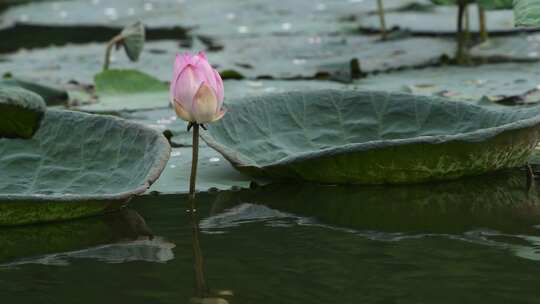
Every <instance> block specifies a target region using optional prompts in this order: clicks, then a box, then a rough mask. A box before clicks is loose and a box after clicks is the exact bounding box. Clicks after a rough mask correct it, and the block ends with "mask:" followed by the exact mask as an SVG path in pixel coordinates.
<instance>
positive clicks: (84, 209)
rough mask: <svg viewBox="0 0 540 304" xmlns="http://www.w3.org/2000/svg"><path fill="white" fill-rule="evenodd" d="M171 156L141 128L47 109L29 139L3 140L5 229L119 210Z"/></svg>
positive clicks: (0, 179) (0, 204)
mask: <svg viewBox="0 0 540 304" xmlns="http://www.w3.org/2000/svg"><path fill="white" fill-rule="evenodd" d="M169 152H170V147H169V144H168V143H167V141H166V139H165V138H164V137H163V136H162V135H161V134H160V133H159V132H156V131H154V130H152V129H149V128H147V127H145V126H142V125H140V124H136V123H133V122H128V121H126V120H122V119H119V118H115V117H109V116H100V115H91V114H85V113H79V112H71V111H58V110H48V111H47V112H46V113H45V117H44V118H43V121H42V124H41V127H40V128H39V130H38V131H37V133H36V134H35V135H34V136H33V137H32V139H28V140H22V139H0V155H1V156H0V171H1V172H2V175H1V176H0V225H18V224H28V223H35V222H45V221H52V220H63V219H70V218H77V217H81V216H88V215H91V214H97V213H100V212H103V211H104V210H111V209H117V208H119V207H121V206H122V205H124V204H125V203H126V202H127V201H128V200H129V199H130V198H131V197H132V196H134V195H136V194H141V193H143V192H145V191H146V189H147V188H148V187H149V186H150V184H152V183H153V182H154V181H155V180H156V179H157V178H158V177H159V175H160V173H161V171H162V170H163V168H164V167H165V164H166V162H167V160H168V157H169Z"/></svg>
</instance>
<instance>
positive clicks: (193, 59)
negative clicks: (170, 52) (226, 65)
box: [170, 52, 225, 124]
mask: <svg viewBox="0 0 540 304" xmlns="http://www.w3.org/2000/svg"><path fill="white" fill-rule="evenodd" d="M170 91H171V103H172V105H173V106H174V109H175V111H176V115H178V117H180V118H182V119H183V120H186V121H189V122H192V123H196V124H204V123H208V122H213V121H216V120H218V119H220V118H221V117H223V115H224V114H225V110H224V109H222V105H223V80H221V76H219V73H218V72H217V71H216V70H214V69H213V68H212V66H211V65H210V63H208V60H207V59H206V55H205V54H204V53H203V52H200V53H199V54H197V55H195V56H192V55H191V54H189V53H185V54H181V55H176V62H175V64H174V76H173V79H172V81H171V88H170Z"/></svg>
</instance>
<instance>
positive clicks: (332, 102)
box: [203, 90, 540, 184]
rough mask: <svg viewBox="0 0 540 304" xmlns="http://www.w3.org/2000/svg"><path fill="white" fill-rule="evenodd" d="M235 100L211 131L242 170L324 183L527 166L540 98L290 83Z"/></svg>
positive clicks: (209, 137)
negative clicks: (525, 103) (481, 98)
mask: <svg viewBox="0 0 540 304" xmlns="http://www.w3.org/2000/svg"><path fill="white" fill-rule="evenodd" d="M230 107H231V109H230V113H228V114H227V116H226V117H224V118H223V119H222V120H220V121H218V122H216V123H214V124H212V125H210V126H209V132H208V133H203V138H204V139H205V141H206V142H207V143H208V144H209V145H210V146H211V147H213V148H215V149H216V150H217V151H219V152H220V153H222V154H223V155H224V156H225V157H226V158H227V159H228V160H229V161H230V162H231V163H232V164H233V165H234V166H235V167H236V168H237V169H238V170H240V171H242V172H245V173H248V174H252V175H255V176H269V177H274V178H287V179H291V178H293V179H302V180H309V181H316V182H325V183H364V184H383V183H414V182H425V181H431V180H444V179H454V178H458V177H462V176H466V175H478V174H482V173H486V172H490V171H494V170H498V169H503V168H508V167H516V166H521V165H523V164H524V163H525V162H526V160H527V158H528V157H529V155H530V154H531V152H532V150H533V149H534V147H535V146H536V144H537V142H538V135H539V132H540V108H527V109H517V110H512V111H508V110H507V109H504V110H500V109H498V108H487V107H481V106H475V105H472V104H469V103H463V102H454V101H449V100H446V99H441V98H437V97H425V96H416V95H410V94H400V93H386V92H360V91H332V90H323V91H311V92H291V93H288V94H271V95H267V96H264V97H257V98H246V99H244V100H243V101H241V102H237V103H233V104H231V106H230ZM315 117H316V119H315Z"/></svg>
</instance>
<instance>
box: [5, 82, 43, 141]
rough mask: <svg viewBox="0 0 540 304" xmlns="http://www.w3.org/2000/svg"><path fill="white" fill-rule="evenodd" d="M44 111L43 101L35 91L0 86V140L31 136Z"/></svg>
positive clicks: (36, 128) (37, 126) (38, 124)
mask: <svg viewBox="0 0 540 304" xmlns="http://www.w3.org/2000/svg"><path fill="white" fill-rule="evenodd" d="M45 111H46V106H45V102H44V101H43V98H41V97H40V96H39V95H37V94H36V93H33V92H31V91H28V90H25V89H22V88H19V87H9V86H6V87H0V140H1V138H2V137H10V138H30V137H32V136H33V135H34V133H36V131H37V130H38V128H39V126H40V123H41V120H42V118H43V113H45ZM0 149H1V148H0Z"/></svg>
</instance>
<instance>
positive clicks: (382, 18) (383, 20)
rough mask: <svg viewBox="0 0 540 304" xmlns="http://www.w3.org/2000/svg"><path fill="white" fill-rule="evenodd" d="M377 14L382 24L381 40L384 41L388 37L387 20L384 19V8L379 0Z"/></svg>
mask: <svg viewBox="0 0 540 304" xmlns="http://www.w3.org/2000/svg"><path fill="white" fill-rule="evenodd" d="M377 12H378V14H379V20H380V22H381V38H382V39H383V40H384V39H386V37H387V34H386V20H385V17H384V6H383V2H382V0H377Z"/></svg>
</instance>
